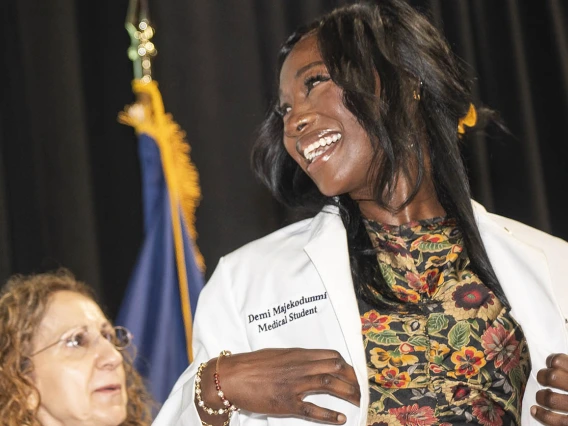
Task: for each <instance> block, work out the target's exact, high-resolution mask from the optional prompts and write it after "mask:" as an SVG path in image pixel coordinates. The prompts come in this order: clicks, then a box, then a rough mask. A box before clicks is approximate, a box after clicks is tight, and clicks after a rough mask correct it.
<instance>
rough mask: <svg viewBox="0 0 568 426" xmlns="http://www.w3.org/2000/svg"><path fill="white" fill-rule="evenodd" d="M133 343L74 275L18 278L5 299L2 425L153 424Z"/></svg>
mask: <svg viewBox="0 0 568 426" xmlns="http://www.w3.org/2000/svg"><path fill="white" fill-rule="evenodd" d="M131 338H132V336H131V334H130V333H129V332H128V330H127V329H125V328H124V327H114V326H113V325H112V324H111V323H110V321H109V320H108V319H107V318H106V316H105V315H104V314H103V312H102V311H101V308H100V307H99V306H98V305H97V303H96V302H95V301H94V297H93V293H92V292H91V290H90V289H89V288H88V287H87V286H86V285H85V284H83V283H81V282H78V281H77V280H76V279H75V278H74V277H73V276H72V275H71V273H69V272H68V271H66V270H60V271H58V272H56V273H46V274H39V275H32V276H15V277H13V278H11V279H10V280H9V281H8V283H7V284H6V286H5V288H4V290H3V291H2V293H1V295H0V423H1V424H2V425H7V426H16V425H18V426H20V425H29V426H39V425H41V426H50V425H77V424H80V425H92V426H98V425H105V426H114V425H148V424H150V422H151V413H150V406H149V402H150V398H149V396H148V394H147V392H146V390H145V388H144V385H143V384H142V380H141V378H140V376H139V375H138V374H137V373H136V371H135V370H134V369H133V367H132V365H131V362H130V358H129V355H128V352H127V351H125V350H124V349H126V348H127V347H128V346H129V345H130V341H131Z"/></svg>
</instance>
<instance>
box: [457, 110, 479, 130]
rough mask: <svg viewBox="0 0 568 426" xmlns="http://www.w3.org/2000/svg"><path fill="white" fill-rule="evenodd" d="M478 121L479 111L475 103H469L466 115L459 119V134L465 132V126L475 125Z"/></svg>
mask: <svg viewBox="0 0 568 426" xmlns="http://www.w3.org/2000/svg"><path fill="white" fill-rule="evenodd" d="M475 123H477V111H476V110H475V107H474V106H473V104H469V110H468V111H467V114H466V115H465V117H462V118H460V119H459V121H458V134H460V135H463V134H465V127H464V126H467V127H473V126H475Z"/></svg>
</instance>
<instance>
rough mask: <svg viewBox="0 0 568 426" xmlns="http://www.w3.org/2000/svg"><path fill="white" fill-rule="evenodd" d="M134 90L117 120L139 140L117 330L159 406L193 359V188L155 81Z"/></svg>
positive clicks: (197, 282) (198, 264) (197, 269)
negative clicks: (137, 243)
mask: <svg viewBox="0 0 568 426" xmlns="http://www.w3.org/2000/svg"><path fill="white" fill-rule="evenodd" d="M133 87H134V92H135V93H137V94H138V95H141V96H139V99H140V101H139V102H138V103H136V104H134V105H133V106H131V107H130V108H128V109H127V110H126V111H125V112H123V113H121V114H120V116H119V119H120V121H121V122H122V123H124V124H128V125H131V126H133V127H134V128H135V130H136V132H137V134H138V136H139V140H138V152H139V156H140V164H141V172H142V196H143V206H144V234H145V236H144V243H143V246H142V249H141V251H140V254H139V257H138V261H137V264H136V266H135V268H134V271H133V273H132V276H131V278H130V282H129V284H128V287H127V290H126V293H125V296H124V299H123V302H122V305H121V308H120V311H119V314H118V318H117V321H116V324H117V325H122V326H125V327H127V328H128V329H129V330H130V331H131V332H132V334H133V336H134V344H135V345H136V348H137V356H136V359H135V367H136V368H137V369H138V371H139V372H140V374H141V375H142V376H143V377H144V378H145V379H146V380H147V385H148V387H149V390H150V392H151V393H152V395H153V396H154V398H155V399H156V401H157V402H159V403H163V402H164V401H165V400H166V399H167V397H168V394H169V392H170V391H171V389H172V387H173V385H174V383H175V381H176V380H177V378H178V377H179V376H180V374H181V373H182V372H183V371H184V370H185V369H186V368H187V366H188V365H189V362H190V361H191V358H192V352H191V326H192V317H193V313H194V312H195V306H196V304H197V298H198V296H199V292H200V291H201V289H202V288H203V275H202V268H203V261H202V257H201V254H200V253H199V251H198V249H197V246H196V245H195V244H194V241H195V236H196V235H195V230H194V225H193V222H194V213H195V208H196V207H197V204H198V202H199V198H200V190H199V184H198V177H197V171H196V170H195V167H194V166H193V165H192V163H191V161H190V159H189V145H188V144H187V143H186V142H185V141H184V134H183V132H182V131H181V130H180V129H179V126H178V125H177V124H176V123H175V122H173V120H172V119H171V117H170V116H169V115H167V114H165V113H164V107H163V103H162V98H161V95H160V93H159V91H158V86H157V84H156V82H154V81H151V82H149V83H143V82H141V81H139V80H137V81H135V82H134V83H133Z"/></svg>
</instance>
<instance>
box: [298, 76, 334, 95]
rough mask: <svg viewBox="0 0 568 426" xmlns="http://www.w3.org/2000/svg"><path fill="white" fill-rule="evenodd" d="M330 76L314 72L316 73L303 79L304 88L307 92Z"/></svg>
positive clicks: (327, 79)
mask: <svg viewBox="0 0 568 426" xmlns="http://www.w3.org/2000/svg"><path fill="white" fill-rule="evenodd" d="M329 80H330V77H329V76H327V75H323V74H316V75H311V76H309V77H307V78H306V79H305V80H304V85H305V86H306V90H307V92H308V94H309V93H310V92H311V90H312V89H313V88H314V87H316V86H317V85H318V84H320V83H323V82H325V81H329Z"/></svg>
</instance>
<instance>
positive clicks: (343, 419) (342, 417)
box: [337, 414, 347, 423]
mask: <svg viewBox="0 0 568 426" xmlns="http://www.w3.org/2000/svg"><path fill="white" fill-rule="evenodd" d="M345 420H347V417H345V415H344V414H339V415H338V416H337V421H338V422H341V423H345Z"/></svg>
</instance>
